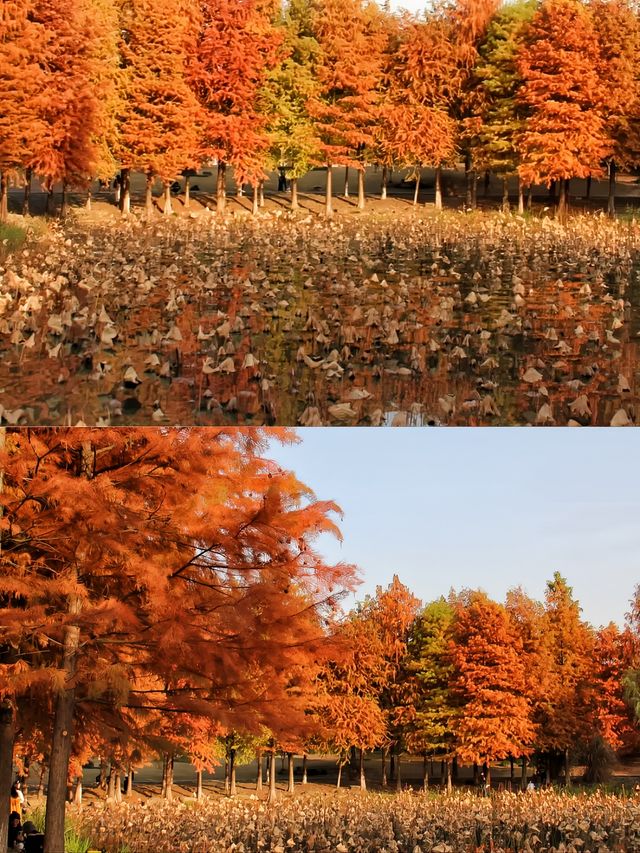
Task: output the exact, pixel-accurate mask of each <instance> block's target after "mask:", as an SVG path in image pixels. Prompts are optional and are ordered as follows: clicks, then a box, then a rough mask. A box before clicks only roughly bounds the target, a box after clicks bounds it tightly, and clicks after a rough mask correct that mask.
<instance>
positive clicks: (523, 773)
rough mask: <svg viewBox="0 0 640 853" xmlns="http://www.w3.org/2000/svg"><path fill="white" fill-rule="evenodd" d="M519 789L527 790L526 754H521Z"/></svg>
mask: <svg viewBox="0 0 640 853" xmlns="http://www.w3.org/2000/svg"><path fill="white" fill-rule="evenodd" d="M520 790H521V791H526V790H527V756H526V755H523V756H522V770H521V772H520Z"/></svg>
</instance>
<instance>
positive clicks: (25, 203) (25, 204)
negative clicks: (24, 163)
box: [22, 166, 33, 216]
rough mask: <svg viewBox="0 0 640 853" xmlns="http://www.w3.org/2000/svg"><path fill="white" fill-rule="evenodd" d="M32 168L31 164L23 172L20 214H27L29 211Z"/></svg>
mask: <svg viewBox="0 0 640 853" xmlns="http://www.w3.org/2000/svg"><path fill="white" fill-rule="evenodd" d="M32 176H33V169H32V168H31V166H29V168H28V169H27V170H26V172H25V173H24V196H23V199H22V215H23V216H28V215H29V213H30V212H31V178H32Z"/></svg>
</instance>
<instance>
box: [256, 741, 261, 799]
mask: <svg viewBox="0 0 640 853" xmlns="http://www.w3.org/2000/svg"><path fill="white" fill-rule="evenodd" d="M256 764H257V765H258V769H257V772H256V791H261V790H262V752H260V750H258V751H257V752H256Z"/></svg>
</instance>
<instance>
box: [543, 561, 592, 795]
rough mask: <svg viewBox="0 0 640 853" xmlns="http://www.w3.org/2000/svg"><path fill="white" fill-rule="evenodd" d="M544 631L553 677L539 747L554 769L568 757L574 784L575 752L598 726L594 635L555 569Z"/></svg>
mask: <svg viewBox="0 0 640 853" xmlns="http://www.w3.org/2000/svg"><path fill="white" fill-rule="evenodd" d="M544 635H545V642H546V644H547V654H548V655H549V659H548V670H547V672H548V677H547V682H546V696H545V700H546V701H545V703H544V705H543V706H542V707H541V709H540V714H539V720H538V722H539V735H538V746H539V748H540V749H541V750H542V751H543V752H546V753H547V759H548V763H547V770H548V772H550V771H551V770H552V769H553V768H554V765H555V763H556V762H557V760H558V759H559V758H561V759H563V760H564V776H565V783H566V784H567V785H569V784H571V753H572V750H573V748H574V747H575V746H576V745H577V744H578V743H579V742H581V741H582V742H584V741H585V740H587V739H588V736H589V734H590V733H591V731H592V729H593V724H594V715H593V709H594V705H593V673H592V669H593V666H592V653H593V637H592V634H591V631H590V630H589V627H588V626H587V625H586V624H585V623H584V622H583V621H582V619H581V618H580V606H579V604H578V603H577V601H575V600H574V598H573V593H572V589H571V587H570V586H569V585H568V584H567V582H566V580H565V579H564V578H563V577H562V575H560V573H559V572H556V573H555V574H554V576H553V579H552V580H551V581H549V582H548V583H547V591H546V595H545V615H544Z"/></svg>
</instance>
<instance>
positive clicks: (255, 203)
mask: <svg viewBox="0 0 640 853" xmlns="http://www.w3.org/2000/svg"><path fill="white" fill-rule="evenodd" d="M258 201H259V199H258V185H257V184H254V185H253V204H252V207H251V213H252V214H253V216H257V214H258Z"/></svg>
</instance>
